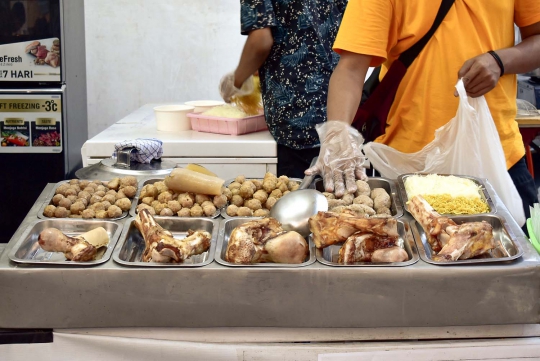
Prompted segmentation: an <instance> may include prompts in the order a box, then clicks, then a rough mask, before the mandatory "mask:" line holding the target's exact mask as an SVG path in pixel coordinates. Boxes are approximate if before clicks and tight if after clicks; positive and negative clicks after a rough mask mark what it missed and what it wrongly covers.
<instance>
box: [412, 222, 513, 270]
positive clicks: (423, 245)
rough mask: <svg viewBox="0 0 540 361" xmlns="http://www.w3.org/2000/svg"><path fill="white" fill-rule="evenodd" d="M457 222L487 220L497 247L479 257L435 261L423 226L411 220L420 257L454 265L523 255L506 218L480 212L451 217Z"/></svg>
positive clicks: (444, 264)
mask: <svg viewBox="0 0 540 361" xmlns="http://www.w3.org/2000/svg"><path fill="white" fill-rule="evenodd" d="M451 218H452V219H453V220H454V222H456V223H457V224H462V223H465V222H481V221H485V222H488V223H489V224H491V226H492V227H493V237H494V238H495V243H496V245H497V248H496V249H494V250H492V251H491V252H490V253H488V254H485V255H482V256H480V257H478V258H472V259H464V260H457V261H449V262H440V261H434V260H433V259H432V254H433V251H432V250H431V246H430V244H429V242H428V241H427V237H426V233H425V232H424V229H423V228H422V226H421V225H420V224H419V223H418V222H417V221H415V220H411V221H410V224H411V229H412V231H413V234H414V238H415V239H416V243H417V245H418V248H419V253H420V258H421V259H422V260H423V261H424V262H427V263H431V264H435V265H439V266H452V265H470V264H484V263H493V262H507V261H512V260H514V259H517V258H519V257H521V255H522V254H523V250H522V249H521V247H520V246H519V243H518V242H514V240H512V237H511V236H510V234H509V232H508V226H507V224H506V220H505V219H504V218H503V217H501V216H499V215H496V214H478V215H466V216H464V215H461V216H453V217H451Z"/></svg>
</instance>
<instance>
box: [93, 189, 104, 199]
mask: <svg viewBox="0 0 540 361" xmlns="http://www.w3.org/2000/svg"><path fill="white" fill-rule="evenodd" d="M94 195H95V196H100V197H101V198H103V197H105V191H96V192H95V193H94Z"/></svg>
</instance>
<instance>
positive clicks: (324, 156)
mask: <svg viewBox="0 0 540 361" xmlns="http://www.w3.org/2000/svg"><path fill="white" fill-rule="evenodd" d="M315 129H316V130H317V133H319V139H320V141H321V150H320V152H319V159H318V160H317V163H316V164H315V165H314V166H313V167H311V168H309V169H307V170H306V171H305V174H307V175H312V174H319V175H321V177H322V178H323V182H324V188H325V190H326V191H327V192H332V191H333V192H334V194H335V195H336V197H341V196H343V195H344V194H345V191H346V192H347V193H354V192H356V190H357V187H356V182H355V181H356V179H362V180H366V179H367V176H366V172H365V168H364V167H363V166H362V165H363V164H364V161H365V159H366V158H365V156H364V154H363V153H362V143H363V142H364V138H363V137H362V135H361V134H360V133H359V132H358V130H356V129H355V128H353V127H351V126H349V125H348V124H347V123H345V122H342V121H338V120H329V121H327V122H324V123H321V124H317V126H316V127H315Z"/></svg>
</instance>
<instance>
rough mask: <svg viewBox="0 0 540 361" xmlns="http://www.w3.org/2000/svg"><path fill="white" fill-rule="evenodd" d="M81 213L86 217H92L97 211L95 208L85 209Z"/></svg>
mask: <svg viewBox="0 0 540 361" xmlns="http://www.w3.org/2000/svg"><path fill="white" fill-rule="evenodd" d="M81 215H82V217H83V218H84V219H90V218H94V217H95V216H96V212H94V210H93V209H85V210H84V211H82V212H81Z"/></svg>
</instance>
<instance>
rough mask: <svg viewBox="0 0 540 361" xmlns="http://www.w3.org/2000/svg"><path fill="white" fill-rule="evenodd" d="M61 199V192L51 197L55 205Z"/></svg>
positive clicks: (62, 197)
mask: <svg viewBox="0 0 540 361" xmlns="http://www.w3.org/2000/svg"><path fill="white" fill-rule="evenodd" d="M62 199H64V196H63V195H62V194H55V195H54V197H52V202H53V204H54V205H55V206H57V205H58V204H59V203H60V201H61V200H62Z"/></svg>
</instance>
